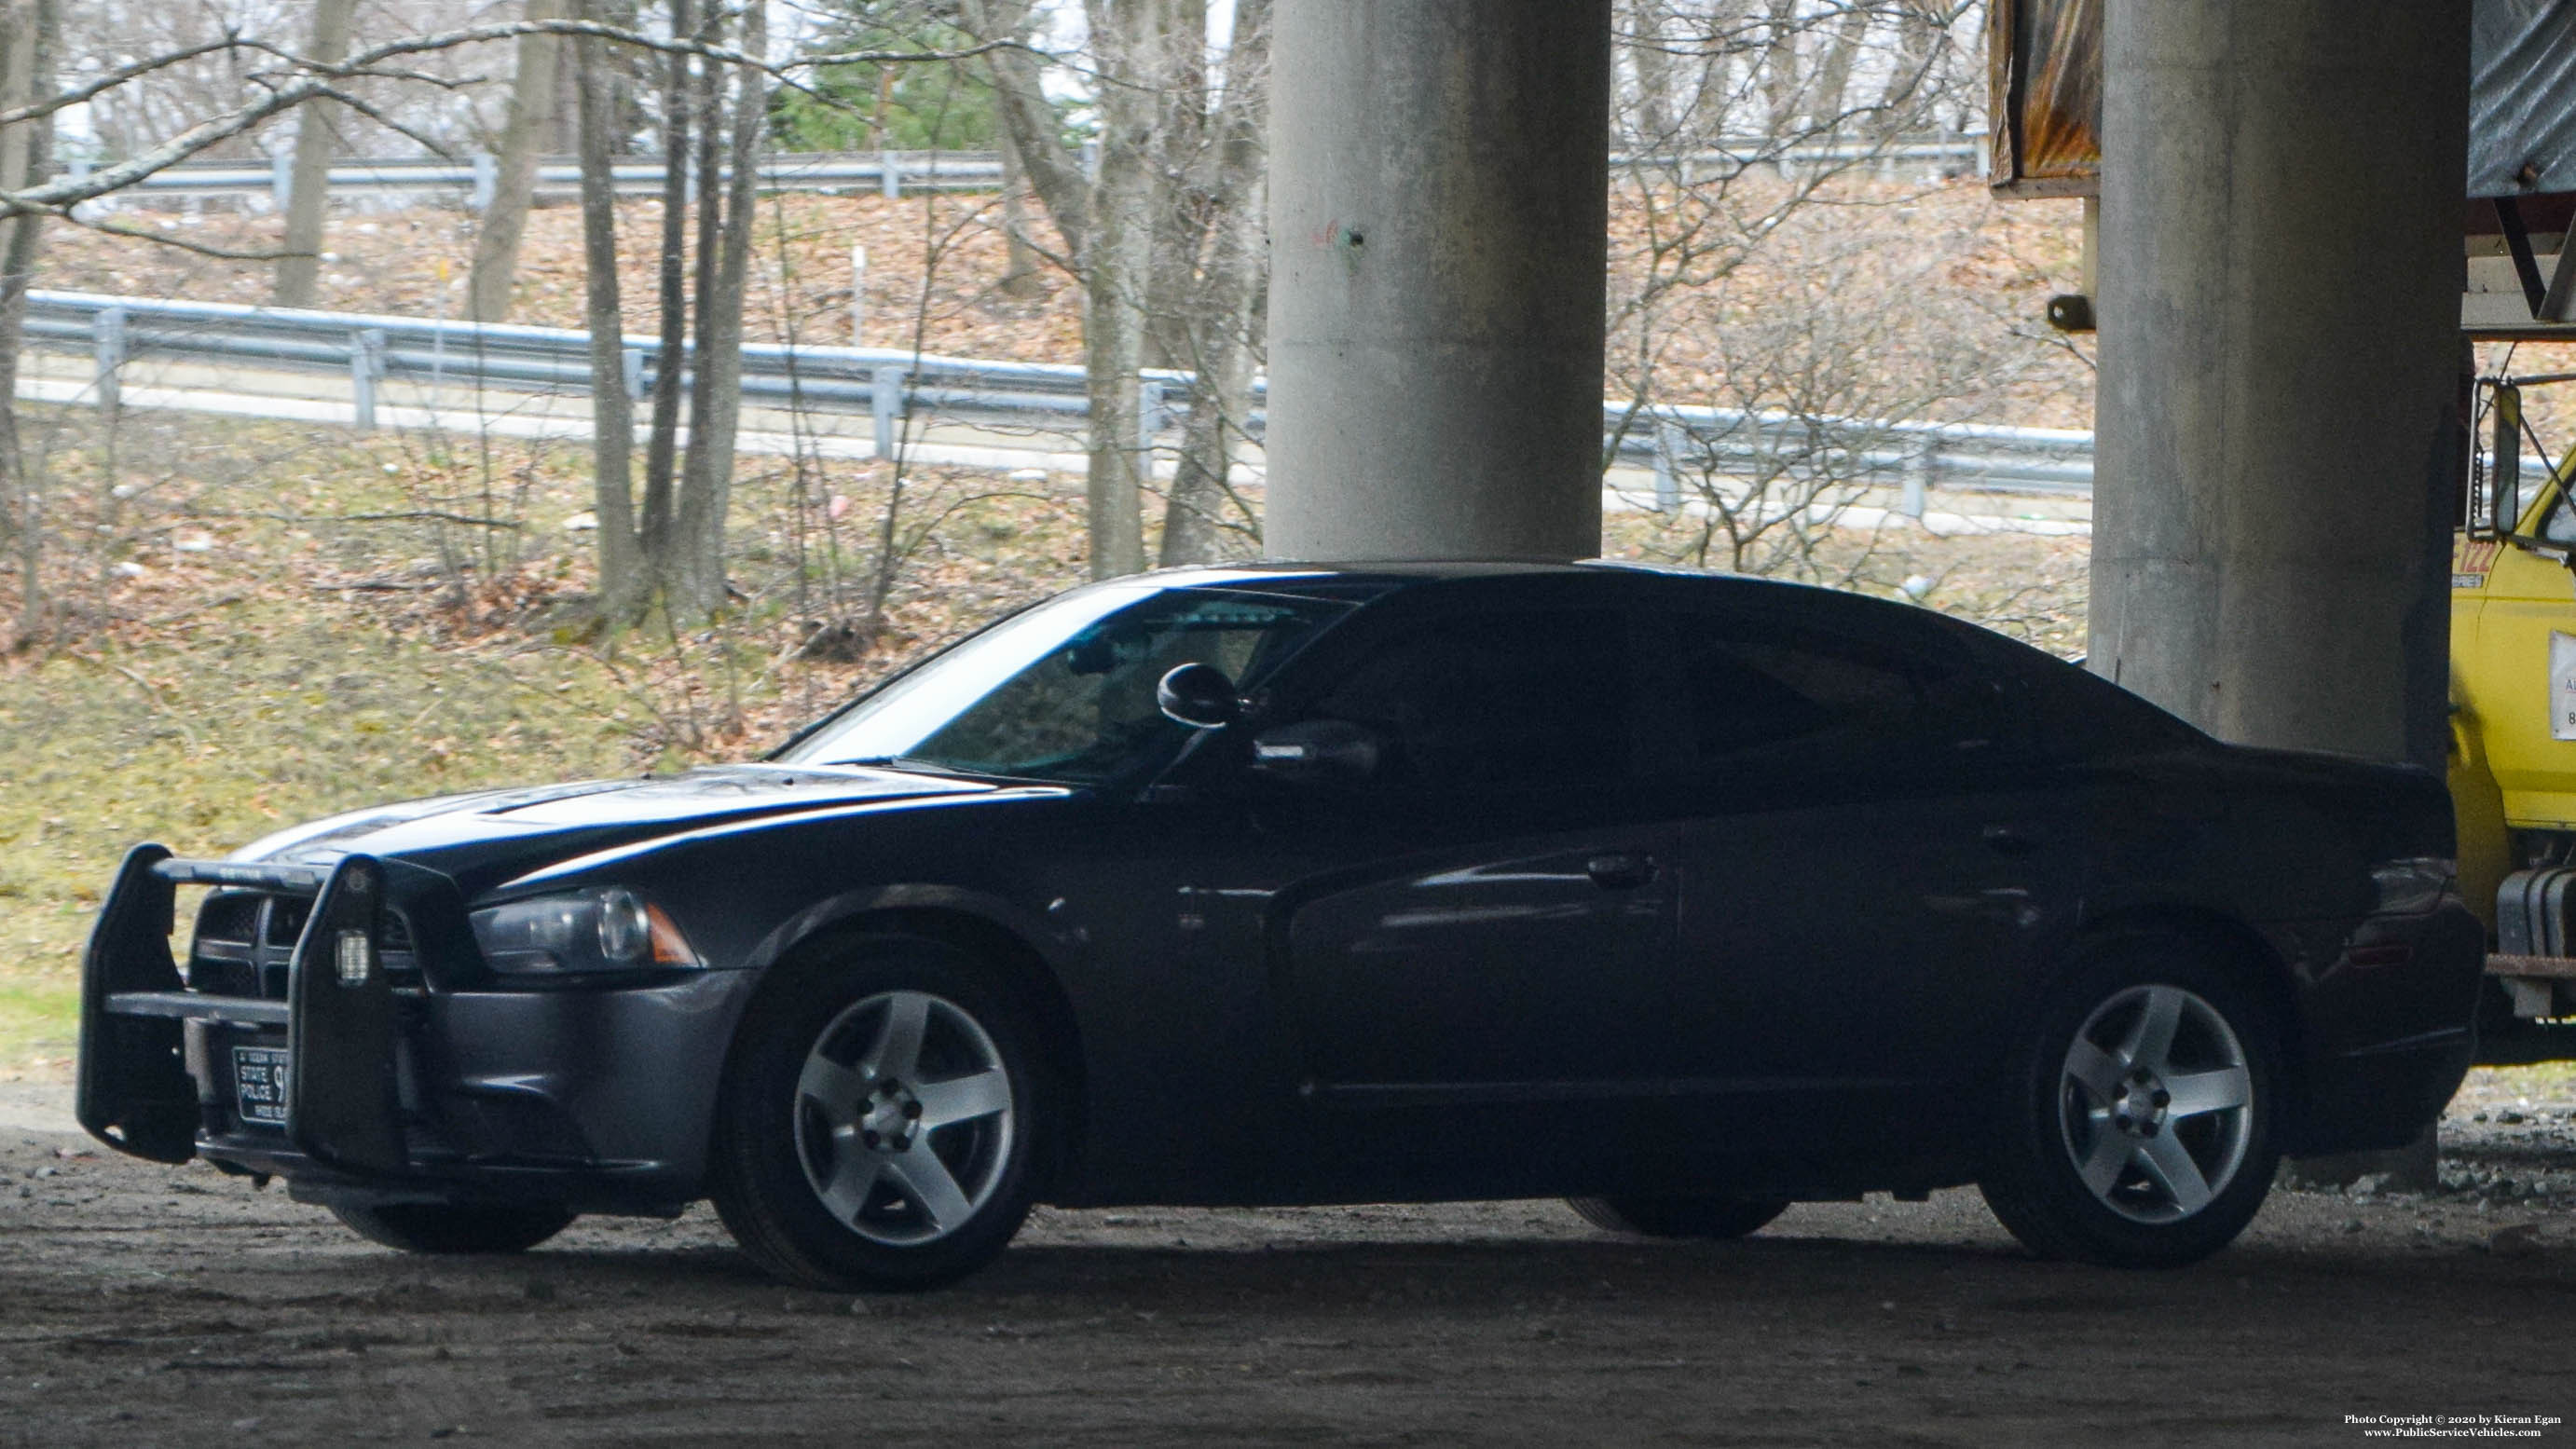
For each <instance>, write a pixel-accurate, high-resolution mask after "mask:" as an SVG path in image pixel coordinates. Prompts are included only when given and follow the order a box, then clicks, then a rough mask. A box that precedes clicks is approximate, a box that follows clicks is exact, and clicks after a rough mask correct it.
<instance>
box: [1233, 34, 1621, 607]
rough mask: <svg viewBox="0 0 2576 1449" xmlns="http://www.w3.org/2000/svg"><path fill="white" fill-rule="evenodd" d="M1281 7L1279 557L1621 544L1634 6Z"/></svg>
mask: <svg viewBox="0 0 2576 1449" xmlns="http://www.w3.org/2000/svg"><path fill="white" fill-rule="evenodd" d="M1273 25H1274V26H1275V29H1274V31H1273V40H1272V76H1273V89H1272V101H1271V107H1272V121H1271V137H1272V140H1271V163H1270V164H1271V172H1270V239H1271V240H1270V245H1271V282H1270V319H1269V337H1270V416H1269V432H1268V437H1267V441H1266V443H1265V449H1266V452H1267V454H1268V459H1269V499H1268V507H1267V519H1266V522H1265V525H1264V536H1265V544H1264V546H1265V548H1266V550H1267V552H1268V553H1269V554H1270V555H1271V556H1272V557H1273V558H1295V559H1335V560H1384V559H1407V558H1469V557H1505V558H1558V559H1561V558H1583V557H1589V556H1591V555H1593V554H1596V553H1598V552H1600V548H1601V369H1602V309H1603V298H1604V290H1603V289H1604V286H1605V271H1606V268H1607V263H1608V242H1607V235H1608V225H1609V215H1608V189H1609V175H1608V152H1609V127H1610V0H1279V4H1278V10H1277V12H1276V15H1275V18H1274V20H1273Z"/></svg>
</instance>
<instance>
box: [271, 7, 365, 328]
mask: <svg viewBox="0 0 2576 1449" xmlns="http://www.w3.org/2000/svg"><path fill="white" fill-rule="evenodd" d="M357 9H358V0H315V3H314V6H313V31H312V35H311V38H310V39H309V40H308V41H307V42H306V44H305V47H304V55H305V59H306V60H307V61H308V62H310V63H312V64H316V65H323V66H332V65H337V64H339V63H340V62H341V61H343V60H346V59H347V58H348V55H349V27H350V23H351V21H352V20H353V19H354V18H355V17H356V13H357ZM331 114H332V113H331V111H330V110H329V109H328V108H326V106H325V105H323V104H322V103H320V102H319V101H317V102H316V103H314V104H312V105H308V106H306V107H305V108H304V110H303V112H302V114H300V115H299V116H297V117H296V124H295V169H294V173H293V179H292V182H291V183H290V186H289V189H288V191H287V196H286V244H285V247H284V254H283V255H282V256H280V257H279V258H278V259H277V289H276V292H275V294H274V300H275V301H276V303H277V305H278V306H280V307H310V306H312V305H313V292H314V287H315V284H316V283H317V282H318V281H319V280H320V278H321V270H322V219H323V214H324V212H325V211H326V210H327V209H328V207H329V205H330V200H331V186H330V180H331V177H330V169H331V146H332V142H333V135H332V126H331Z"/></svg>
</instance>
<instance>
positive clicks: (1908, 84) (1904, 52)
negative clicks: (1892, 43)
mask: <svg viewBox="0 0 2576 1449" xmlns="http://www.w3.org/2000/svg"><path fill="white" fill-rule="evenodd" d="M1940 39H1941V37H1940V31H1939V28H1938V27H1937V26H1936V25H1935V24H1934V22H1933V19H1932V17H1931V16H1930V15H1928V14H1927V13H1925V11H1924V8H1923V6H1922V5H1921V4H1920V3H1917V0H1907V3H1902V4H1899V5H1898V6H1897V7H1896V59H1895V63H1894V64H1892V65H1890V66H1889V67H1888V72H1887V85H1886V88H1885V89H1884V90H1883V91H1882V92H1881V93H1880V95H1879V106H1880V112H1879V134H1881V135H1882V136H1897V135H1902V134H1903V133H1905V132H1907V131H1910V130H1912V129H1914V128H1915V126H1916V124H1917V123H1918V122H1920V121H1921V119H1922V117H1923V111H1924V105H1925V102H1926V100H1927V99H1928V98H1929V96H1930V93H1931V89H1932V88H1931V86H1930V85H1929V84H1928V82H1929V80H1930V75H1929V74H1928V72H1929V71H1930V70H1931V66H1932V57H1933V54H1934V53H1935V52H1936V51H1937V50H1938V49H1939V48H1940Z"/></svg>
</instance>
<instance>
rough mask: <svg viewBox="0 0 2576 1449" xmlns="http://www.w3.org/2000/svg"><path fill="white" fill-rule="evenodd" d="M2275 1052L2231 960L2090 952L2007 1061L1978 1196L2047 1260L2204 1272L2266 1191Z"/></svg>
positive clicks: (2190, 941) (2175, 952) (2115, 941)
mask: <svg viewBox="0 0 2576 1449" xmlns="http://www.w3.org/2000/svg"><path fill="white" fill-rule="evenodd" d="M2278 1041H2279V1034H2278V1028H2277V1027H2276V1025H2275V1023H2274V1022H2273V1020H2272V1016H2271V1012H2270V1010H2269V1009H2268V1007H2267V1004H2266V1002H2265V1000H2264V998H2263V996H2262V995H2261V993H2260V991H2259V990H2258V989H2257V986H2256V983H2255V982H2253V981H2252V980H2250V979H2249V973H2248V971H2247V969H2246V967H2245V965H2244V963H2243V962H2242V961H2241V960H2239V959H2237V958H2234V957H2232V956H2229V955H2226V954H2222V953H2219V952H2217V951H2214V950H2213V949H2212V948H2211V947H2210V946H2209V945H2208V944H2207V943H2205V942H2202V941H2199V940H2196V939H2194V938H2192V937H2190V936H2187V935H2183V934H2181V933H2178V932H2171V931H2159V930H2149V931H2131V932H2124V933H2122V934H2119V935H2115V936H2107V937H2104V938H2102V939H2100V940H2098V941H2095V942H2092V943H2090V944H2089V945H2087V946H2086V947H2085V948H2084V950H2083V955H2082V957H2081V959H2079V960H2078V962H2077V963H2076V965H2075V968H2074V969H2073V970H2072V971H2071V972H2070V973H2069V974H2068V976H2067V979H2066V980H2065V981H2064V982H2063V983H2062V984H2061V985H2060V986H2059V987H2058V988H2057V990H2056V991H2055V992H2053V993H2052V994H2051V995H2050V997H2049V998H2048V1000H2047V1002H2046V1003H2045V1004H2044V1005H2043V1006H2042V1008H2041V1010H2040V1012H2039V1014H2038V1018H2037V1021H2036V1023H2035V1025H2034V1026H2033V1027H2032V1029H2031V1030H2030V1032H2029V1033H2028V1034H2027V1036H2026V1037H2025V1039H2024V1040H2023V1042H2022V1043H2021V1044H2020V1046H2019V1048H2018V1049H2017V1050H2016V1051H2015V1053H2014V1054H2013V1056H2012V1057H2011V1059H2010V1060H2011V1076H2010V1078H2009V1083H2010V1096H2009V1098H2008V1099H2007V1100H2006V1101H2005V1102H2004V1103H2003V1104H2002V1107H2001V1110H2000V1112H1999V1117H2000V1130H1998V1131H1997V1133H1996V1135H1995V1138H1994V1140H1993V1141H1992V1142H1991V1143H1990V1144H1989V1147H1988V1153H1987V1157H1988V1163H1987V1167H1986V1171H1985V1173H1984V1175H1983V1177H1982V1179H1981V1180H1980V1181H1979V1183H1978V1184H1977V1186H1978V1190H1979V1191H1980V1192H1982V1193H1983V1194H1984V1195H1985V1199H1986V1203H1987V1205H1988V1206H1989V1207H1991V1208H1992V1209H1993V1210H1994V1214H1995V1216H1996V1217H1997V1218H1998V1219H2000V1220H2001V1221H2002V1223H2003V1225H2004V1226H2005V1227H2006V1228H2008V1229H2010V1230H2011V1231H2012V1235H2013V1236H2014V1237H2016V1238H2019V1239H2020V1240H2021V1241H2022V1243H2023V1245H2024V1246H2026V1247H2028V1248H2029V1249H2030V1250H2031V1251H2033V1252H2035V1253H2037V1254H2039V1255H2040V1256H2041V1257H2044V1258H2074V1259H2080V1260H2082V1261H2085V1262H2090V1263H2100V1264H2103V1265H2105V1266H2109V1267H2115V1268H2177V1267H2181V1266H2184V1265H2185V1264H2189V1263H2195V1262H2198V1261H2200V1260H2201V1259H2203V1258H2206V1257H2208V1256H2209V1255H2210V1254H2212V1253H2215V1252H2217V1251H2218V1250H2219V1249H2221V1248H2224V1247H2226V1246H2227V1245H2228V1244H2229V1243H2230V1242H2233V1241H2234V1240H2235V1238H2236V1235H2237V1234H2238V1233H2241V1232H2243V1231H2244V1230H2245V1225H2246V1224H2247V1223H2249V1222H2251V1221H2253V1218H2254V1214H2255V1212H2256V1211H2257V1210H2258V1209H2260V1208H2261V1207H2262V1206H2263V1199H2264V1197H2265V1196H2266V1195H2267V1194H2269V1193H2270V1192H2271V1189H2272V1176H2273V1172H2274V1170H2275V1169H2276V1168H2277V1167H2278V1166H2279V1165H2280V1150H2279V1149H2278V1148H2277V1147H2276V1146H2275V1145H2274V1137H2275V1135H2276V1134H2275V1128H2276V1124H2277V1120H2278V1117H2279V1114H2280V1111H2281V1099H2282V1086H2281V1081H2282V1077H2281V1072H2280V1067H2279V1048H2278V1046H2277V1045H2276V1043H2277V1042H2278Z"/></svg>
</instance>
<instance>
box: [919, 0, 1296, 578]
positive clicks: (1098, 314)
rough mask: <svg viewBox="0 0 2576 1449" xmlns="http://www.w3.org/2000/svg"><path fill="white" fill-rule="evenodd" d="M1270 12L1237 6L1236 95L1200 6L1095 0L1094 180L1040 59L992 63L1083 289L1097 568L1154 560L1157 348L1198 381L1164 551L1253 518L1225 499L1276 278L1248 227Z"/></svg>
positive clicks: (1189, 552) (1254, 207) (1183, 554)
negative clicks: (1150, 421) (1147, 522)
mask: <svg viewBox="0 0 2576 1449" xmlns="http://www.w3.org/2000/svg"><path fill="white" fill-rule="evenodd" d="M960 9H961V13H962V15H963V17H964V19H965V22H966V26H967V29H968V30H969V31H970V32H971V33H973V34H975V35H977V36H980V37H982V38H984V39H985V40H987V41H991V40H995V39H999V38H1003V37H1006V36H1008V37H1011V38H1017V33H1016V32H1015V31H1012V30H1010V29H1007V28H1006V27H1007V26H1009V25H1011V24H1013V23H1015V22H1016V21H1018V20H1022V19H1025V17H1026V15H1027V9H1026V7H1025V5H1020V4H1004V3H1002V0H963V3H962V4H961V7H960ZM1269 12H1270V7H1269V4H1268V3H1267V0H1242V3H1238V4H1237V5H1236V7H1235V16H1234V33H1233V44H1232V46H1231V47H1230V49H1229V52H1228V60H1227V64H1226V67H1225V71H1224V77H1223V87H1222V89H1215V88H1214V87H1212V85H1211V78H1210V77H1209V76H1208V75H1207V74H1206V70H1205V62H1204V57H1203V55H1202V51H1203V48H1204V44H1205V41H1204V36H1205V25H1206V9H1205V6H1204V4H1203V3H1202V0H1086V5H1085V8H1084V14H1085V16H1086V17H1087V19H1088V20H1089V22H1090V41H1089V48H1088V51H1087V52H1086V54H1085V56H1084V57H1083V60H1084V62H1085V69H1086V72H1087V73H1088V74H1089V75H1090V76H1091V78H1092V81H1093V98H1092V99H1093V105H1094V108H1095V110H1096V112H1097V115H1098V126H1097V136H1096V141H1097V144H1098V152H1099V160H1098V166H1097V171H1096V173H1092V174H1086V172H1085V170H1084V168H1083V165H1082V159H1081V157H1080V156H1079V155H1078V154H1077V153H1076V152H1075V151H1074V150H1073V148H1071V147H1070V146H1068V145H1067V144H1066V142H1065V140H1064V138H1063V136H1062V135H1061V134H1060V131H1059V128H1058V126H1057V122H1056V117H1055V113H1054V111H1053V109H1052V108H1051V107H1050V106H1049V105H1048V104H1047V101H1046V95H1045V92H1044V89H1043V86H1042V77H1041V74H1040V69H1039V66H1038V65H1037V63H1036V61H1035V59H1034V58H1033V57H1032V56H1030V55H1029V54H1028V53H1026V52H1025V51H1004V52H997V53H995V54H993V55H991V56H989V57H988V58H987V61H986V64H987V66H988V73H989V75H990V77H991V79H992V81H993V83H994V86H995V89H996V92H997V107H998V109H999V111H1000V113H1001V118H1002V121H1003V124H1004V125H1005V126H1006V127H1007V128H1008V130H1009V132H1010V135H1011V140H1012V143H1013V145H1014V146H1016V147H1017V149H1018V151H1019V154H1020V157H1021V159H1022V160H1023V162H1024V163H1025V164H1026V166H1027V170H1028V176H1029V181H1030V184H1031V187H1032V189H1033V190H1034V191H1035V192H1036V194H1037V196H1038V199H1039V201H1040V202H1041V203H1042V204H1044V205H1045V207H1046V208H1047V211H1048V214H1049V215H1050V216H1051V217H1053V219H1054V221H1055V224H1056V230H1057V232H1058V233H1059V234H1060V235H1061V236H1062V237H1063V238H1064V241H1065V245H1066V247H1067V248H1068V250H1069V251H1070V253H1071V255H1070V256H1069V257H1068V258H1067V259H1066V262H1067V265H1068V268H1069V270H1071V271H1072V273H1073V274H1074V276H1075V277H1076V279H1077V280H1079V281H1080V282H1081V284H1082V287H1083V296H1084V308H1083V350H1084V364H1085V369H1086V373H1087V376H1088V379H1089V384H1090V386H1089V393H1090V405H1091V419H1090V439H1089V467H1090V484H1089V504H1090V509H1091V534H1092V553H1091V558H1092V570H1093V572H1094V574H1095V575H1096V576H1099V577H1104V578H1106V577H1110V576H1113V575H1116V574H1121V573H1128V572H1133V571H1134V570H1136V569H1139V568H1142V567H1143V566H1144V561H1145V555H1144V530H1143V526H1142V503H1143V499H1144V496H1145V494H1146V493H1147V492H1148V491H1149V490H1150V488H1151V483H1152V480H1151V471H1152V461H1153V457H1152V450H1151V449H1150V448H1149V447H1148V446H1147V443H1146V439H1145V438H1144V437H1143V435H1142V434H1143V425H1144V419H1143V417H1142V416H1141V413H1140V405H1139V396H1140V381H1141V378H1140V370H1141V369H1142V368H1143V367H1144V366H1145V365H1146V363H1147V362H1148V360H1149V359H1157V358H1158V351H1157V347H1158V344H1159V360H1169V361H1173V362H1186V363H1189V364H1191V365H1193V370H1194V371H1195V372H1196V373H1197V374H1198V377H1199V387H1198V391H1197V392H1196V394H1195V395H1194V396H1193V397H1192V398H1191V399H1190V406H1191V410H1192V417H1193V426H1192V427H1191V428H1190V429H1189V430H1188V435H1187V436H1186V437H1185V438H1184V441H1183V448H1184V450H1185V456H1184V457H1183V459H1182V460H1181V462H1180V464H1179V483H1178V485H1177V486H1176V487H1175V489H1174V492H1173V494H1172V495H1171V497H1170V499H1169V500H1168V501H1167V503H1166V505H1165V510H1164V537H1165V540H1166V542H1165V546H1164V549H1163V553H1162V556H1163V558H1164V560H1165V561H1167V562H1176V561H1181V560H1183V559H1190V558H1197V557H1204V556H1207V555H1206V551H1207V550H1211V549H1213V548H1214V546H1215V540H1216V539H1217V538H1218V536H1219V535H1218V529H1217V526H1216V524H1215V523H1214V520H1217V519H1219V518H1224V519H1226V520H1227V521H1228V522H1229V523H1231V524H1233V525H1234V526H1238V527H1249V526H1251V525H1250V519H1249V515H1248V513H1245V512H1243V511H1242V510H1239V509H1233V510H1229V509H1228V508H1226V507H1225V506H1224V505H1225V498H1226V495H1225V490H1224V479H1225V477H1226V473H1227V461H1226V459H1227V456H1228V454H1229V450H1230V448H1231V445H1232V442H1233V440H1234V439H1236V438H1239V436H1240V434H1241V428H1242V420H1243V412H1242V405H1241V396H1242V394H1245V393H1248V390H1249V382H1250V376H1251V371H1252V368H1253V366H1255V365H1256V364H1255V362H1254V361H1253V359H1255V358H1257V349H1258V340H1259V329H1258V306H1259V302H1258V297H1259V293H1260V292H1261V290H1262V284H1263V279H1264V278H1266V276H1267V270H1266V256H1265V255H1264V253H1263V252H1262V250H1261V249H1260V248H1258V247H1251V246H1247V245H1245V244H1244V237H1243V234H1242V232H1241V231H1240V229H1239V228H1240V226H1241V225H1243V224H1245V222H1246V218H1247V217H1248V216H1249V217H1257V216H1258V214H1259V212H1260V209H1261V200H1262V197H1261V191H1260V175H1261V171H1262V169H1263V159H1264V158H1263V153H1262V151H1261V137H1262V131H1263V119H1262V118H1263V116H1264V114H1265V113H1264V111H1263V109H1262V107H1263V106H1264V104H1265V98H1266V95H1267V89H1266V88H1267V83H1268V74H1267V71H1268V66H1267V54H1268V34H1269ZM1250 224H1254V225H1257V222H1253V223H1250ZM1247 269H1248V270H1247ZM1228 376H1240V378H1241V379H1242V384H1241V387H1240V389H1239V390H1238V395H1237V397H1236V400H1235V402H1234V403H1233V405H1232V406H1230V407H1229V405H1228V403H1227V400H1226V399H1225V397H1223V396H1221V393H1222V391H1223V389H1222V387H1221V386H1220V384H1221V382H1222V380H1223V379H1224V378H1226V377H1228ZM1202 413H1207V414H1213V415H1214V418H1213V420H1212V419H1210V418H1208V417H1202V416H1201V414H1202ZM1176 526H1177V532H1178V534H1179V538H1178V541H1177V542H1174V541H1173V534H1174V532H1175V529H1176Z"/></svg>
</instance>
